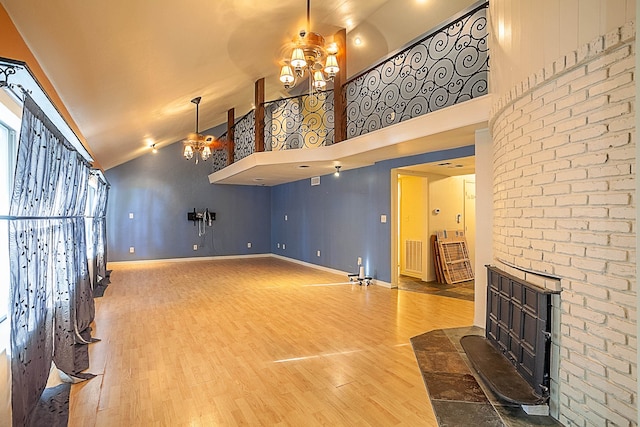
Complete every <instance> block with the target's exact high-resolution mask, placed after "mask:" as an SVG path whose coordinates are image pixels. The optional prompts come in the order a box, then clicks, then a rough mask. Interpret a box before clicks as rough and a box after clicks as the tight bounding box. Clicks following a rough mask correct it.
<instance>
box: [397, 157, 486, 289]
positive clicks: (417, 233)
mask: <svg viewBox="0 0 640 427" xmlns="http://www.w3.org/2000/svg"><path fill="white" fill-rule="evenodd" d="M391 180H392V185H391V188H392V194H391V198H392V206H394V209H392V214H395V215H394V218H392V244H391V249H392V257H391V258H392V267H393V268H392V277H391V282H392V286H393V287H397V288H399V289H404V290H409V291H416V292H423V293H430V294H436V295H441V296H447V297H452V298H461V299H465V300H470V301H473V299H474V283H473V280H471V281H466V282H458V283H450V284H447V283H446V281H445V280H442V279H441V277H440V276H438V275H437V274H436V273H437V272H436V264H435V263H434V259H433V254H434V251H433V244H434V242H433V237H432V236H434V235H435V234H436V233H437V231H440V230H447V231H454V230H455V231H458V230H459V231H460V232H462V233H464V234H465V235H466V237H467V243H466V247H467V248H468V250H469V258H470V260H471V265H472V266H473V265H474V264H473V262H474V258H475V247H474V244H473V243H474V242H475V239H474V238H473V236H474V235H475V159H474V157H467V158H460V159H452V160H447V161H441V162H437V163H433V164H422V165H414V166H410V167H403V168H398V169H394V170H392V171H391Z"/></svg>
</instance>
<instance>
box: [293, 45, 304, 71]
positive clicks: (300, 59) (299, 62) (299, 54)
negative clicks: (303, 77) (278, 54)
mask: <svg viewBox="0 0 640 427" xmlns="http://www.w3.org/2000/svg"><path fill="white" fill-rule="evenodd" d="M291 66H292V67H294V68H295V69H296V70H298V69H301V68H304V67H306V66H307V60H306V59H305V58H304V51H303V50H302V49H301V48H299V47H297V48H295V49H293V52H291Z"/></svg>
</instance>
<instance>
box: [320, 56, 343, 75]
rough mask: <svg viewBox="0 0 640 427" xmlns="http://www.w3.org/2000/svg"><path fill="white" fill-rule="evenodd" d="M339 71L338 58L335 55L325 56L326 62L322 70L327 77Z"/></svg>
mask: <svg viewBox="0 0 640 427" xmlns="http://www.w3.org/2000/svg"><path fill="white" fill-rule="evenodd" d="M338 71H340V68H339V67H338V60H337V59H336V56H335V55H329V56H327V63H326V64H325V66H324V72H325V73H327V74H328V75H329V77H333V76H335V75H336V73H337V72H338Z"/></svg>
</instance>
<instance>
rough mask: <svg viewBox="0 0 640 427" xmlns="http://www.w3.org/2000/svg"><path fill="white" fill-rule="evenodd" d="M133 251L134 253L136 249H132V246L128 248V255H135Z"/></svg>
mask: <svg viewBox="0 0 640 427" xmlns="http://www.w3.org/2000/svg"><path fill="white" fill-rule="evenodd" d="M135 251H136V248H134V247H133V246H131V247H130V248H129V253H130V254H132V253H135Z"/></svg>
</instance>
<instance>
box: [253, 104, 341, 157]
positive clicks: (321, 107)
mask: <svg viewBox="0 0 640 427" xmlns="http://www.w3.org/2000/svg"><path fill="white" fill-rule="evenodd" d="M264 110H265V114H264V117H265V120H264V122H265V126H264V142H265V150H267V151H277V150H289V149H295V148H316V147H320V146H322V145H331V144H333V136H334V129H333V122H334V120H333V118H334V116H333V115H334V111H333V91H326V92H320V93H318V94H312V95H301V96H296V97H293V98H286V99H279V100H276V101H270V102H267V103H265V105H264Z"/></svg>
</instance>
